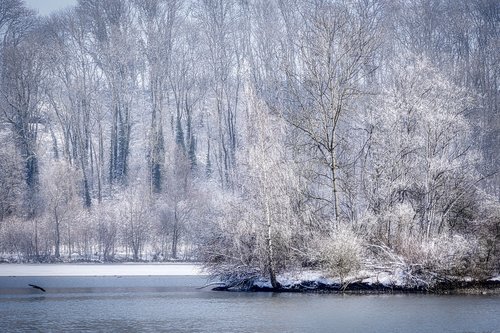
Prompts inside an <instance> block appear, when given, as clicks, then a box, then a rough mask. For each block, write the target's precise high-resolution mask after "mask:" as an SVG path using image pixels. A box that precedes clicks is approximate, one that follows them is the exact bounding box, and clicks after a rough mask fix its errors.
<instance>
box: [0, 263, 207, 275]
mask: <svg viewBox="0 0 500 333" xmlns="http://www.w3.org/2000/svg"><path fill="white" fill-rule="evenodd" d="M115 275H120V276H122V275H129V276H147V275H155V276H165V275H203V270H202V267H201V265H197V264H187V263H161V264H142V263H141V264H133V263H131V264H60V263H59V264H0V276H115Z"/></svg>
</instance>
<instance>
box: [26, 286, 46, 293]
mask: <svg viewBox="0 0 500 333" xmlns="http://www.w3.org/2000/svg"><path fill="white" fill-rule="evenodd" d="M28 286H30V287H33V288H35V289H39V290H41V291H43V292H45V289H43V288H42V287H40V286H37V285H34V284H28Z"/></svg>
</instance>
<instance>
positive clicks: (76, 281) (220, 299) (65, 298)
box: [0, 276, 500, 333]
mask: <svg viewBox="0 0 500 333" xmlns="http://www.w3.org/2000/svg"><path fill="white" fill-rule="evenodd" d="M205 282H206V281H205V279H204V278H203V277H200V276H135V277H134V276H128V277H125V276H124V277H116V276H104V277H0V330H1V331H2V332H26V331H41V332H67V331H92V332H108V331H116V332H160V331H163V332H481V333H482V332H500V296H435V295H330V294H290V293H280V294H272V293H235V292H214V291H210V290H199V289H197V287H199V286H202V285H204V284H205ZM29 283H32V284H37V285H40V286H43V287H44V288H45V289H46V290H47V292H46V293H43V292H41V291H39V290H35V289H33V288H30V287H29V286H28V284H29Z"/></svg>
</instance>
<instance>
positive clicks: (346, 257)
mask: <svg viewBox="0 0 500 333" xmlns="http://www.w3.org/2000/svg"><path fill="white" fill-rule="evenodd" d="M314 247H315V250H316V251H317V259H318V263H319V266H320V268H321V269H322V270H323V271H324V272H325V273H326V274H327V275H329V276H331V277H340V280H341V282H344V280H345V278H346V277H347V276H348V275H349V274H353V273H356V272H357V271H358V270H359V269H360V268H361V263H362V260H363V243H362V239H361V238H360V237H359V236H358V235H356V234H355V233H354V232H353V231H352V229H350V228H349V227H346V226H340V227H339V228H338V229H337V230H336V231H335V232H334V233H333V234H332V235H330V236H328V237H324V238H321V239H319V240H318V241H317V242H316V244H315V246H314Z"/></svg>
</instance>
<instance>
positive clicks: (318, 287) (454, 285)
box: [212, 280, 500, 295]
mask: <svg viewBox="0 0 500 333" xmlns="http://www.w3.org/2000/svg"><path fill="white" fill-rule="evenodd" d="M212 290H214V291H236V292H237V291H243V292H278V293H331V294H359V295H365V294H366V295H369V294H437V295H450V294H451V295H453V294H457V295H500V281H497V280H481V281H477V280H476V281H446V282H439V283H436V284H435V285H434V286H432V287H423V286H418V287H408V286H399V285H393V286H388V285H384V284H382V283H364V282H353V283H349V284H343V285H342V284H326V283H323V282H319V281H303V282H300V283H296V284H293V285H288V286H281V287H278V288H272V287H269V286H263V285H257V284H252V285H251V286H249V287H246V288H232V287H227V286H217V287H215V288H212Z"/></svg>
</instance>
